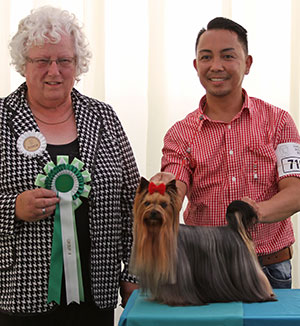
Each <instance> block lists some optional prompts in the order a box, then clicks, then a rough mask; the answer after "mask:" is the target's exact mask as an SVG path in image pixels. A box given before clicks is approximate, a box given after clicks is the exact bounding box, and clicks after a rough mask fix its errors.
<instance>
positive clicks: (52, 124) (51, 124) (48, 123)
mask: <svg viewBox="0 0 300 326" xmlns="http://www.w3.org/2000/svg"><path fill="white" fill-rule="evenodd" d="M70 110H71V113H70V114H69V115H68V116H67V117H66V119H65V120H63V121H59V122H46V121H43V120H41V119H40V118H38V117H37V116H36V115H34V114H33V113H32V115H33V116H34V117H35V119H37V120H39V121H40V122H42V123H44V124H45V125H50V126H54V125H60V124H62V123H64V122H66V121H68V120H69V119H70V118H71V116H72V114H73V110H72V106H71V109H70Z"/></svg>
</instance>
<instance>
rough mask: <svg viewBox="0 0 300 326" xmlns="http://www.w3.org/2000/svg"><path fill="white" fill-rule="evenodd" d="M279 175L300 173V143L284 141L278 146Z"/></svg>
mask: <svg viewBox="0 0 300 326" xmlns="http://www.w3.org/2000/svg"><path fill="white" fill-rule="evenodd" d="M276 157H277V167H278V175H279V177H283V176H286V175H291V174H300V144H298V143H283V144H279V145H278V146H277V148H276Z"/></svg>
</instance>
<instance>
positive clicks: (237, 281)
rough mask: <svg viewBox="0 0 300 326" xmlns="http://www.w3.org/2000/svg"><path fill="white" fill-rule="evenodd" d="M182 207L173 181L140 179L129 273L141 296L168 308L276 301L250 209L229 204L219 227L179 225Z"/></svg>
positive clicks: (237, 204)
mask: <svg viewBox="0 0 300 326" xmlns="http://www.w3.org/2000/svg"><path fill="white" fill-rule="evenodd" d="M180 208H181V204H180V203H179V201H178V196H177V188H176V181H175V180H173V181H171V182H169V183H168V184H166V185H165V184H163V183H162V184H159V185H157V184H154V183H153V182H149V181H148V180H146V179H145V178H141V181H140V185H139V187H138V189H137V192H136V197H135V201H134V207H133V212H134V233H133V236H134V244H133V249H132V256H131V261H130V271H131V272H132V273H133V274H135V275H136V276H137V277H138V279H139V284H140V288H141V290H142V291H143V292H147V293H149V291H150V297H151V298H152V299H153V300H155V301H158V302H161V303H164V304H167V305H172V306H183V305H202V304H207V303H212V302H230V301H243V302H262V301H275V300H276V298H275V296H274V293H273V291H272V287H271V285H270V283H269V281H268V279H267V277H266V276H265V274H264V273H263V271H262V269H261V267H260V265H259V262H258V259H257V256H256V253H255V250H254V244H253V242H252V240H251V237H250V234H249V232H248V228H249V227H251V226H252V225H253V224H254V223H255V222H257V216H256V213H255V212H254V210H253V209H252V207H251V206H250V205H248V204H247V203H245V202H243V201H233V202H232V203H231V204H230V205H229V206H228V208H227V212H226V219H227V224H228V225H227V226H221V227H201V226H188V225H183V224H179V211H180Z"/></svg>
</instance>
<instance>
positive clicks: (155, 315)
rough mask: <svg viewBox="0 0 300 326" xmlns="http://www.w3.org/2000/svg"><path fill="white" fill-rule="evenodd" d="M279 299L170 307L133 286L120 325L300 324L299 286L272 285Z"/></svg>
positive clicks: (237, 325)
mask: <svg viewBox="0 0 300 326" xmlns="http://www.w3.org/2000/svg"><path fill="white" fill-rule="evenodd" d="M274 292H275V294H276V296H277V299H278V301H274V302H262V303H241V302H230V303H213V304H209V305H205V306H187V307H170V306H167V305H162V304H159V303H156V302H150V301H149V300H148V299H147V296H145V295H142V294H141V293H140V291H138V290H135V291H134V292H133V293H132V295H131V297H130V299H129V301H128V303H127V305H126V307H125V309H124V311H123V313H122V315H121V317H120V321H119V326H186V325H189V326H194V325H197V326H217V325H218V326H283V325H284V326H291V325H293V326H296V325H297V326H299V325H300V289H292V290H289V289H275V290H274Z"/></svg>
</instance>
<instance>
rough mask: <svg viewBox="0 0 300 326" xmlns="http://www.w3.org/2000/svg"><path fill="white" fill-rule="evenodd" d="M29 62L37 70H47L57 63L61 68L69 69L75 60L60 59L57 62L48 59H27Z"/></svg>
mask: <svg viewBox="0 0 300 326" xmlns="http://www.w3.org/2000/svg"><path fill="white" fill-rule="evenodd" d="M26 60H27V62H30V63H32V64H34V65H35V66H36V67H37V68H46V67H50V66H51V65H52V62H55V63H56V64H57V66H59V67H60V68H69V67H71V65H72V64H73V62H74V61H75V58H58V59H55V60H52V59H47V58H35V59H32V58H29V57H27V58H26Z"/></svg>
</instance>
